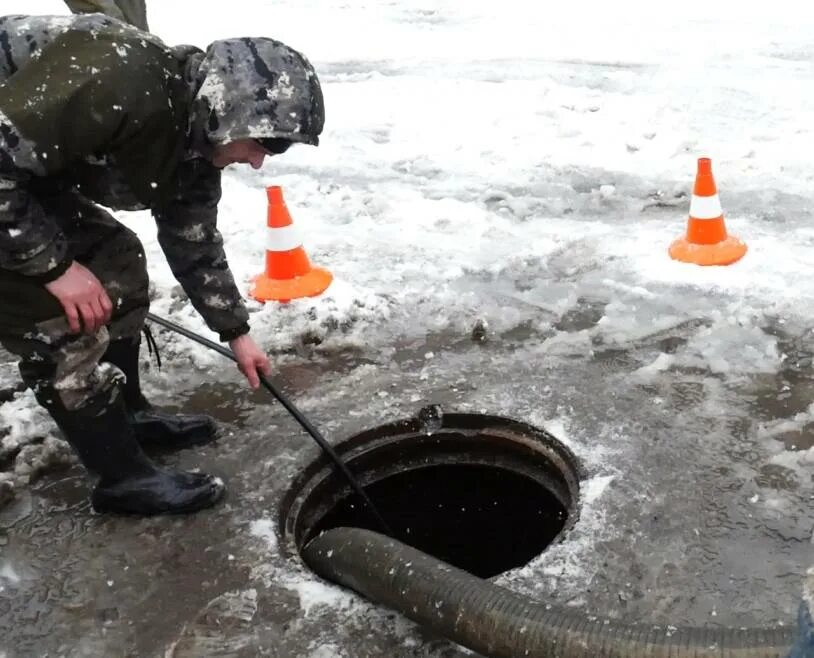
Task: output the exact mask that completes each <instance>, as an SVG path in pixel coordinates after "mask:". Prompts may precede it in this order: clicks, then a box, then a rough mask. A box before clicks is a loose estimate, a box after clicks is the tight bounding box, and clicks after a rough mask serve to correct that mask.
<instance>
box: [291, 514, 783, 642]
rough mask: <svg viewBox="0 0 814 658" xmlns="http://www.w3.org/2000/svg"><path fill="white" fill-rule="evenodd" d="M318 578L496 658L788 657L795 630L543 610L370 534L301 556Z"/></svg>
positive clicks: (319, 544) (323, 541)
mask: <svg viewBox="0 0 814 658" xmlns="http://www.w3.org/2000/svg"><path fill="white" fill-rule="evenodd" d="M302 555H303V559H304V560H305V562H306V563H307V564H308V565H309V566H310V567H311V569H313V570H314V571H315V572H316V573H317V574H318V575H320V576H322V577H323V578H325V579H327V580H331V581H334V582H336V583H339V584H341V585H344V586H346V587H349V588H351V589H353V590H356V591H357V592H358V593H360V594H362V595H363V596H365V597H366V598H368V599H370V600H372V601H374V602H376V603H380V604H383V605H386V606H388V607H390V608H392V609H394V610H397V611H398V612H401V613H402V614H403V615H405V616H406V617H409V618H410V619H412V620H413V621H415V622H417V623H419V624H421V625H422V626H424V627H426V628H429V629H431V630H433V631H434V632H436V633H438V634H440V635H442V636H444V637H446V638H448V639H450V640H453V641H454V642H457V643H458V644H461V645H463V646H465V647H467V648H469V649H472V650H473V651H476V652H478V653H480V654H482V655H484V656H492V657H494V658H504V657H505V658H519V657H524V656H528V657H529V658H713V657H714V658H785V656H787V655H788V653H789V649H790V648H791V645H792V641H793V638H792V629H791V628H782V627H781V628H751V629H749V628H741V629H727V628H680V627H675V626H654V625H645V624H638V625H630V624H623V623H620V622H616V621H612V620H608V619H602V618H598V617H594V616H588V615H585V614H581V613H579V612H577V611H574V610H570V609H568V608H564V607H558V606H554V605H547V604H544V603H538V602H536V601H533V600H531V599H528V598H526V597H525V596H522V595H520V594H516V593H514V592H511V591H509V590H506V589H504V588H502V587H500V586H498V585H495V584H493V583H491V582H489V581H487V580H482V579H480V578H477V577H476V576H473V575H471V574H469V573H467V572H465V571H462V570H460V569H457V568H455V567H452V566H450V565H448V564H445V563H444V562H441V561H440V560H437V559H436V558H434V557H432V556H430V555H427V554H426V553H422V552H421V551H418V550H416V549H414V548H411V547H410V546H407V545H405V544H402V543H401V542H399V541H396V540H394V539H391V538H389V537H385V536H383V535H380V534H378V533H375V532H371V531H369V530H362V529H359V528H335V529H333V530H329V531H326V532H324V533H322V534H320V535H319V536H317V537H316V538H314V539H313V540H312V541H311V542H310V543H308V544H307V545H306V546H305V547H304V548H303V549H302Z"/></svg>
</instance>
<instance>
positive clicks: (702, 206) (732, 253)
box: [669, 158, 746, 265]
mask: <svg viewBox="0 0 814 658" xmlns="http://www.w3.org/2000/svg"><path fill="white" fill-rule="evenodd" d="M669 252H670V257H671V258H673V259H675V260H680V261H683V262H685V263H695V264H696V265H731V264H732V263H734V262H735V261H738V260H740V259H741V258H742V257H743V255H744V254H745V253H746V245H745V244H744V243H743V242H741V241H740V240H738V238H736V237H734V236H731V235H727V233H726V225H725V224H724V213H723V210H722V209H721V202H720V200H719V199H718V188H717V187H716V186H715V179H714V178H713V176H712V160H710V159H709V158H698V173H697V174H696V176H695V187H694V188H693V192H692V201H690V218H689V221H688V222H687V235H686V237H683V238H680V239H678V240H676V241H675V242H673V244H671V245H670V249H669Z"/></svg>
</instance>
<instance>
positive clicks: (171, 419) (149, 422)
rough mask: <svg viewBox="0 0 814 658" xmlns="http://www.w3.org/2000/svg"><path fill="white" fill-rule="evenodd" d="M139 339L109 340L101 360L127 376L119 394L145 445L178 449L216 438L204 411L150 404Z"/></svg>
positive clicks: (145, 446)
mask: <svg viewBox="0 0 814 658" xmlns="http://www.w3.org/2000/svg"><path fill="white" fill-rule="evenodd" d="M138 357H139V340H138V339H136V340H131V339H120V340H115V341H111V342H110V345H108V348H107V351H106V352H105V354H104V356H103V357H102V361H107V362H109V363H112V364H113V365H114V366H116V367H117V368H118V369H119V370H121V371H122V372H123V373H124V376H125V377H126V378H127V381H126V382H125V384H124V386H123V387H122V393H123V395H124V404H125V407H126V408H127V414H128V420H129V422H130V425H131V427H132V428H133V432H134V433H135V435H136V439H137V440H138V442H139V443H140V444H141V445H142V447H144V448H153V449H163V450H180V449H181V448H188V447H189V446H194V445H203V444H205V443H209V442H210V441H213V440H214V439H215V438H216V437H217V425H216V424H215V420H214V419H213V418H212V417H211V416H207V415H205V414H171V413H168V412H165V411H161V410H160V409H156V408H155V407H154V406H153V405H151V404H150V403H149V402H148V401H147V398H145V397H144V395H143V394H142V392H141V380H140V377H139V369H138V365H139V364H138Z"/></svg>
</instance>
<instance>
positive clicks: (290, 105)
mask: <svg viewBox="0 0 814 658" xmlns="http://www.w3.org/2000/svg"><path fill="white" fill-rule="evenodd" d="M196 77H197V79H198V81H199V84H200V87H199V88H198V91H197V94H196V97H195V101H194V110H193V115H194V118H193V120H194V122H195V123H197V124H198V130H200V131H201V132H203V134H204V135H205V136H206V139H207V141H209V142H210V143H211V144H224V143H227V142H232V141H235V140H238V139H246V138H251V139H258V138H268V137H277V138H283V139H289V140H291V141H294V142H303V143H306V144H314V145H316V144H318V143H319V134H320V133H321V132H322V126H323V123H324V121H325V109H324V105H323V100H322V89H321V88H320V85H319V79H318V78H317V75H316V73H315V72H314V68H313V67H312V66H311V64H310V63H309V62H308V60H307V59H305V57H303V56H302V55H301V54H300V53H298V52H297V51H296V50H294V49H293V48H289V47H288V46H286V45H285V44H284V43H281V42H279V41H275V40H274V39H268V38H264V37H259V38H242V39H226V40H223V41H215V42H214V43H212V44H211V45H210V46H209V47H208V48H207V50H206V53H204V54H203V58H202V59H201V60H200V64H199V67H198V70H197V75H196ZM196 132H197V131H196Z"/></svg>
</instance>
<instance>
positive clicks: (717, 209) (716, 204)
mask: <svg viewBox="0 0 814 658" xmlns="http://www.w3.org/2000/svg"><path fill="white" fill-rule="evenodd" d="M723 214H724V211H723V210H722V209H721V200H720V199H719V198H718V195H717V194H714V195H712V196H696V195H695V194H693V195H692V200H691V201H690V217H694V218H695V219H718V217H720V216H721V215H723Z"/></svg>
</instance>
